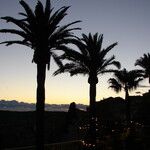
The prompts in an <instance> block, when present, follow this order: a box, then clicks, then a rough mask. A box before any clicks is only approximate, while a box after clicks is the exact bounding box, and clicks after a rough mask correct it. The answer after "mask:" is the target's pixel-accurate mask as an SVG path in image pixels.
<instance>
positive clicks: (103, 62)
mask: <svg viewBox="0 0 150 150" xmlns="http://www.w3.org/2000/svg"><path fill="white" fill-rule="evenodd" d="M72 43H73V44H75V45H76V46H77V48H78V51H76V50H74V49H72V48H71V47H69V46H60V47H59V49H62V50H63V51H64V52H65V53H64V54H63V55H61V56H60V59H65V60H68V61H70V62H68V63H65V64H64V65H63V64H60V65H59V69H58V70H57V71H56V72H54V75H57V74H60V73H64V72H69V73H70V75H71V76H73V75H77V74H83V75H85V74H87V75H88V83H89V84H90V93H89V96H90V108H89V112H90V115H89V116H90V139H91V140H90V142H92V143H93V144H95V142H96V130H95V129H96V128H95V119H96V118H95V117H96V116H95V102H96V84H97V83H98V75H99V74H104V73H107V72H112V71H113V70H112V69H109V66H115V67H117V68H120V63H119V62H118V61H115V56H114V55H113V56H111V57H109V58H107V57H106V56H107V54H108V52H109V51H110V50H111V49H112V48H114V47H115V46H116V45H117V43H113V44H111V45H110V46H108V47H107V48H105V49H102V43H103V35H102V34H101V35H98V33H96V34H94V35H92V34H91V33H89V34H88V35H85V34H82V38H81V39H73V40H72Z"/></svg>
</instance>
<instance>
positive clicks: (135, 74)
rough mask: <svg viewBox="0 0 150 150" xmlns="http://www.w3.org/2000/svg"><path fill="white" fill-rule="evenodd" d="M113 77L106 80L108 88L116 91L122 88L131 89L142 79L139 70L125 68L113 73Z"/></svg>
mask: <svg viewBox="0 0 150 150" xmlns="http://www.w3.org/2000/svg"><path fill="white" fill-rule="evenodd" d="M114 76H115V77H114V78H110V79H109V80H108V82H109V84H110V86H109V87H110V88H112V89H114V90H115V91H116V92H120V91H121V90H122V89H126V88H127V89H128V90H133V89H136V88H137V87H138V86H139V82H140V81H142V80H143V78H142V76H143V75H142V72H141V70H131V71H127V70H126V69H122V70H118V71H116V72H115V73H114Z"/></svg>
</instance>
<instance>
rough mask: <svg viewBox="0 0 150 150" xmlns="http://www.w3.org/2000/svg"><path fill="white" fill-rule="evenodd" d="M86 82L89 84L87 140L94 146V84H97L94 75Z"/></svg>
mask: <svg viewBox="0 0 150 150" xmlns="http://www.w3.org/2000/svg"><path fill="white" fill-rule="evenodd" d="M88 82H89V84H90V91H89V93H90V108H89V120H90V130H89V140H90V142H91V143H92V144H93V145H96V106H95V105H96V84H97V83H98V78H97V76H96V75H95V74H91V75H90V76H89V79H88Z"/></svg>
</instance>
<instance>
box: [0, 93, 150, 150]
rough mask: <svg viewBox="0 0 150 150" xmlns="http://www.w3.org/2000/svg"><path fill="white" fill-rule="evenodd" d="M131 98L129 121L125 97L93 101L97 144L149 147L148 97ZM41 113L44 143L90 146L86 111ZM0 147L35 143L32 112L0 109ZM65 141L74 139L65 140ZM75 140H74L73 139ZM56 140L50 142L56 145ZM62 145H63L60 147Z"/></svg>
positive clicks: (112, 149) (125, 149) (108, 149)
mask: <svg viewBox="0 0 150 150" xmlns="http://www.w3.org/2000/svg"><path fill="white" fill-rule="evenodd" d="M130 98H131V123H130V125H127V123H126V122H125V106H126V105H125V101H124V99H122V98H119V97H118V98H111V97H110V98H108V99H105V100H102V101H99V102H97V105H96V108H97V109H96V114H97V122H96V128H97V148H98V149H102V150H130V149H132V150H133V149H134V150H139V149H140V150H149V149H150V144H149V143H150V118H149V114H150V110H149V107H150V98H149V93H147V94H145V95H144V96H132V97H130ZM70 109H71V110H69V111H68V112H46V113H45V144H53V143H61V142H62V143H63V144H61V147H67V145H69V147H70V146H71V145H72V146H73V145H76V147H75V146H73V148H75V149H90V145H88V129H89V124H88V115H87V112H84V111H80V110H77V109H76V110H74V107H70ZM87 110H88V109H87ZM0 118H1V119H0V147H1V149H5V148H14V147H26V146H33V145H34V144H35V130H36V129H35V112H10V111H0ZM69 141H74V142H72V143H69ZM75 141H78V142H75ZM59 145H60V144H54V145H50V147H55V148H56V149H59ZM64 149H65V148H64Z"/></svg>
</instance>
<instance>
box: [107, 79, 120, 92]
mask: <svg viewBox="0 0 150 150" xmlns="http://www.w3.org/2000/svg"><path fill="white" fill-rule="evenodd" d="M108 83H109V84H110V86H109V88H112V89H113V90H114V91H115V92H117V93H118V92H120V91H121V90H122V85H121V84H120V83H119V82H118V81H117V80H116V79H115V78H110V79H109V80H108Z"/></svg>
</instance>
